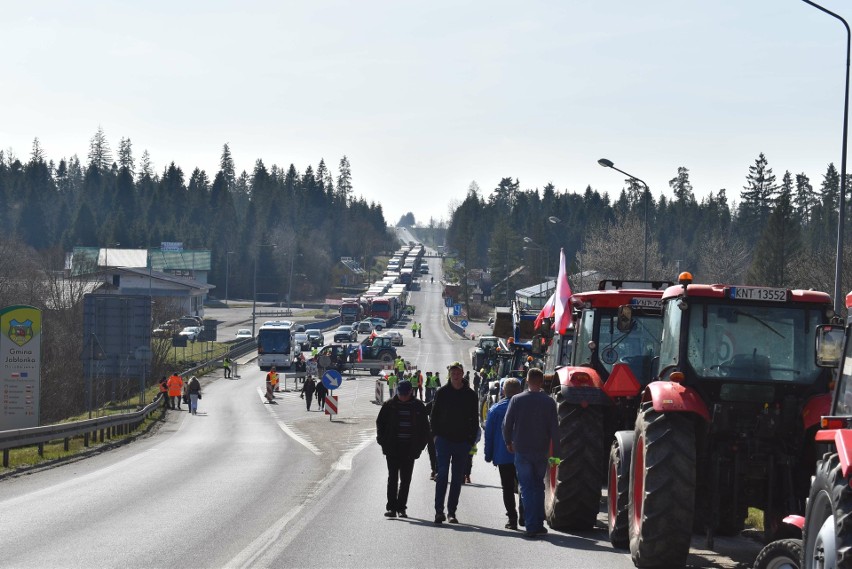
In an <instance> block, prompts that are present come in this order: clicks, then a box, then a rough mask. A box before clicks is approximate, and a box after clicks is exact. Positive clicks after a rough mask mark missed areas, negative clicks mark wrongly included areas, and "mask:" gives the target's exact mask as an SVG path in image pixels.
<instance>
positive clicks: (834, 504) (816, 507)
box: [802, 453, 852, 569]
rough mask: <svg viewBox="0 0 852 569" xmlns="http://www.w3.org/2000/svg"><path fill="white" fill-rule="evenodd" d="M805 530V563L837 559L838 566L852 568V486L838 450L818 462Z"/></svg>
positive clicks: (845, 568) (814, 563) (827, 564)
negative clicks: (841, 463)
mask: <svg viewBox="0 0 852 569" xmlns="http://www.w3.org/2000/svg"><path fill="white" fill-rule="evenodd" d="M803 532H804V535H803V539H802V547H803V548H804V561H805V564H804V566H805V567H807V568H810V567H822V566H823V565H822V564H818V561H817V560H819V559H823V558H824V559H825V567H829V566H831V565H830V562H831V560H836V565H835V567H836V568H837V569H850V568H852V488H850V487H849V478H848V477H844V476H843V471H842V470H841V466H840V460H839V458H838V456H837V453H833V454H826V455H825V456H824V457H823V459H822V460H821V461H819V463H818V464H817V472H816V476H815V477H814V481H813V484H811V493H810V497H809V498H808V507H807V510H806V511H805V527H804V530H803Z"/></svg>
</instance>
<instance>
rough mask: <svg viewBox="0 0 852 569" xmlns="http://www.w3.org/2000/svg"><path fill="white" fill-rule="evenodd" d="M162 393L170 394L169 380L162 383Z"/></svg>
mask: <svg viewBox="0 0 852 569" xmlns="http://www.w3.org/2000/svg"><path fill="white" fill-rule="evenodd" d="M159 385H160V393H168V392H169V380H167V379H166V380H163V381H161V382H160V384H159Z"/></svg>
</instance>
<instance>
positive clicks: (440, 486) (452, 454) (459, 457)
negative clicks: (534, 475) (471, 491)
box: [435, 437, 544, 514]
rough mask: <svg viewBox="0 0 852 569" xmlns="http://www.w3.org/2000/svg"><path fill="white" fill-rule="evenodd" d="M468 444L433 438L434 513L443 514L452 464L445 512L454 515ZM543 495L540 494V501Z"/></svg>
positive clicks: (468, 451)
mask: <svg viewBox="0 0 852 569" xmlns="http://www.w3.org/2000/svg"><path fill="white" fill-rule="evenodd" d="M470 448H471V445H470V443H466V442H460V443H457V442H453V441H449V440H447V439H445V438H444V437H435V454H436V455H437V458H438V476H437V477H436V478H435V512H436V513H443V512H444V496H445V495H446V494H447V480H448V478H449V475H450V464H451V463H452V468H453V478H452V482H450V495H449V496H448V497H447V512H448V513H450V514H455V513H456V507H457V506H458V505H459V495H460V494H461V487H462V480H463V479H464V469H465V465H466V464H467V459H468V457H469V456H470ZM543 499H544V494H543V493H542V500H543Z"/></svg>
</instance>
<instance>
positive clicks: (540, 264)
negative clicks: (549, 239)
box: [524, 237, 545, 277]
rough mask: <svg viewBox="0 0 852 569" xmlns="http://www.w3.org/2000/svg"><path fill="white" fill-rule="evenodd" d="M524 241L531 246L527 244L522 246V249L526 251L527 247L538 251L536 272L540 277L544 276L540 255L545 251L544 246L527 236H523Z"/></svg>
mask: <svg viewBox="0 0 852 569" xmlns="http://www.w3.org/2000/svg"><path fill="white" fill-rule="evenodd" d="M524 243H528V244H529V245H532V247H529V246H527V247H524V251H526V250H528V249H530V250H533V251H538V274H539V276H540V277H541V276H544V275H543V271H542V257H543V253H544V251H545V249H544V247H542V246H541V245H539V244H538V243H536V242H535V241H533V240H532V239H530V238H529V237H524Z"/></svg>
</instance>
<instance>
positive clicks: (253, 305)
mask: <svg viewBox="0 0 852 569" xmlns="http://www.w3.org/2000/svg"><path fill="white" fill-rule="evenodd" d="M261 247H272V248H273V249H274V248H275V247H276V245H273V244H271V243H261V244H259V245H258V246H257V249H258V251H257V253H258V254H257V255H255V256H254V271H253V272H254V277H253V279H252V287H251V288H252V291H251V335H252V337H255V336H256V335H257V334H256V332H255V324H256V314H257V257H258V255H259V254H260V248H261Z"/></svg>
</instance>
